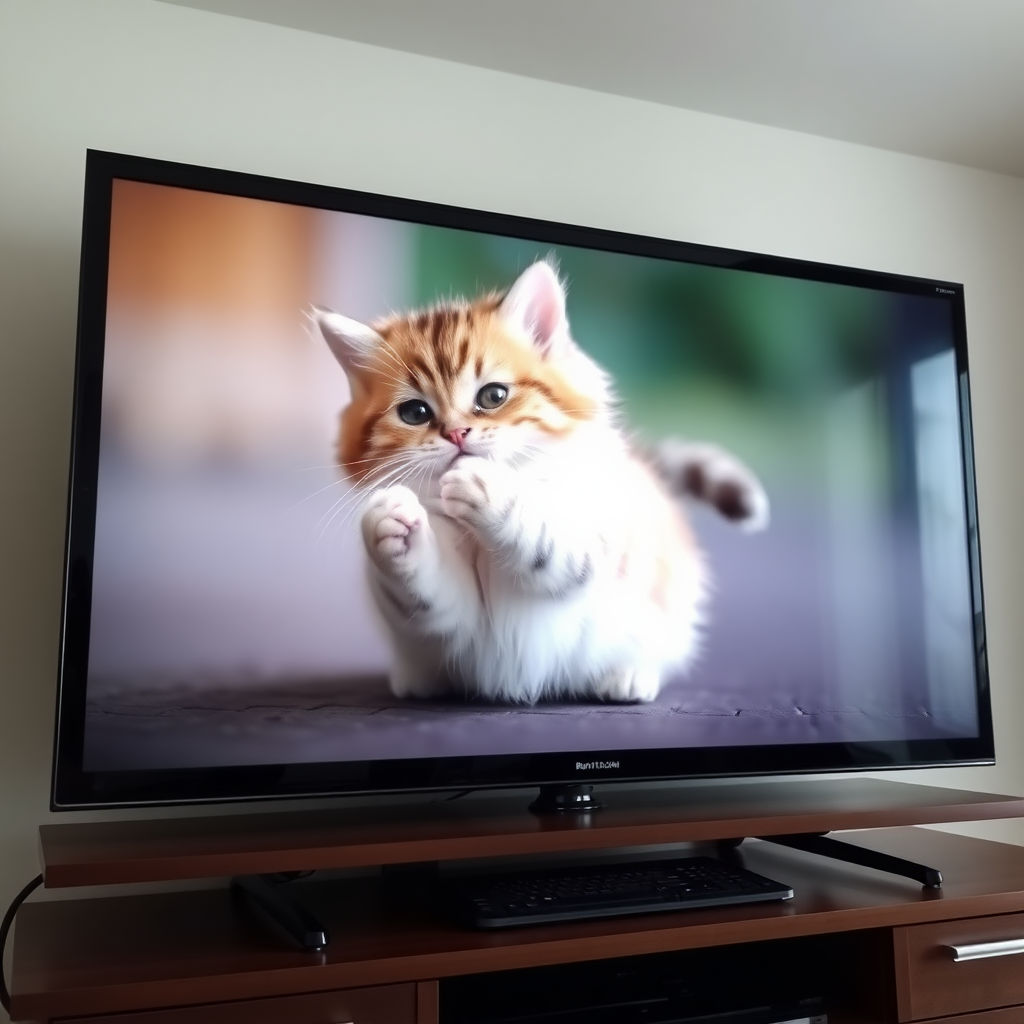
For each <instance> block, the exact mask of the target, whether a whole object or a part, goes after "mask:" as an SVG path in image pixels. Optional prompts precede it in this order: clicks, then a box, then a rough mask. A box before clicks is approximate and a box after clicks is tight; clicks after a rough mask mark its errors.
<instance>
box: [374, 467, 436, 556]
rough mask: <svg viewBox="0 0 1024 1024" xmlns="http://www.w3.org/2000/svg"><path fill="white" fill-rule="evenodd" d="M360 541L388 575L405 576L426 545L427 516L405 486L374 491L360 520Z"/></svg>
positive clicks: (428, 527) (428, 528)
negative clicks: (361, 536) (361, 533)
mask: <svg viewBox="0 0 1024 1024" xmlns="http://www.w3.org/2000/svg"><path fill="white" fill-rule="evenodd" d="M362 530H363V542H364V544H365V545H366V552H367V554H368V555H369V556H370V558H371V559H372V560H373V562H374V564H375V565H376V566H377V567H378V568H380V569H381V570H382V571H384V572H386V573H388V574H391V575H400V576H401V575H409V574H410V573H412V572H414V571H415V570H416V569H417V568H418V566H419V565H420V563H421V562H422V560H423V556H424V554H425V552H426V549H427V546H428V544H429V542H430V525H429V523H428V520H427V513H426V510H425V509H424V508H423V506H422V505H421V504H420V502H419V499H418V498H417V497H416V495H415V494H413V492H412V491H411V490H409V488H408V487H402V486H396V487H388V488H386V489H385V490H382V491H377V492H376V493H375V494H374V495H373V496H372V497H371V498H370V500H369V502H368V503H367V506H366V509H365V511H364V512H363V520H362Z"/></svg>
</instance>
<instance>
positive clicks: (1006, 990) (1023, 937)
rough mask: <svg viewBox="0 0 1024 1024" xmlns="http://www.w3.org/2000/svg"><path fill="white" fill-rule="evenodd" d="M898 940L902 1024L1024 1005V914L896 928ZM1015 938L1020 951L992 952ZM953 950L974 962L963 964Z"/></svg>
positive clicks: (968, 960) (898, 993)
mask: <svg viewBox="0 0 1024 1024" xmlns="http://www.w3.org/2000/svg"><path fill="white" fill-rule="evenodd" d="M893 940H894V944H895V954H896V1002H897V1010H898V1014H899V1019H900V1020H901V1021H911V1020H925V1019H928V1018H930V1017H947V1016H951V1015H953V1014H959V1013H971V1012H972V1011H977V1010H989V1009H994V1008H995V1007H1001V1006H1005V1007H1012V1006H1014V1005H1016V1004H1024V914H1000V915H998V916H996V917H975V918H968V919H966V920H963V921H940V922H938V923H937V924H922V925H913V926H910V927H906V928H896V929H894V931H893ZM1013 940H1019V947H1020V952H1018V953H1005V952H1004V953H1003V955H996V954H997V949H996V948H988V947H989V944H991V943H1003V944H1005V945H1004V949H1005V948H1006V947H1010V948H1012V947H1011V946H1010V944H1011V943H1012V942H1013ZM953 947H959V949H960V953H961V956H962V957H971V958H970V959H961V960H960V961H959V962H958V961H957V960H956V959H954V956H955V952H954V949H953ZM965 947H966V948H965Z"/></svg>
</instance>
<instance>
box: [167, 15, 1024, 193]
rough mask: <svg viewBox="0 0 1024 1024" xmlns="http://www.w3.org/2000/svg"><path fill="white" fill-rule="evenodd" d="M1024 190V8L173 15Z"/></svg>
mask: <svg viewBox="0 0 1024 1024" xmlns="http://www.w3.org/2000/svg"><path fill="white" fill-rule="evenodd" d="M163 2H166V3H174V4H177V5H178V6H181V7H195V8H200V9H202V10H207V11H214V12H218V13H221V14H227V15H232V16H236V17H242V18H249V19H253V20H256V21H263V22H269V23H271V24H275V25H284V26H289V27H291V28H296V29H303V30H306V31H310V32H318V33H321V34H323V35H331V36H338V37H341V38H345V39H351V40H355V41H358V42H362V43H370V44H373V45H375V46H384V47H389V48H391V49H395V50H405V51H408V52H411V53H418V54H424V55H427V56H431V57H438V58H441V59H443V60H448V61H455V62H457V63H462V64H472V65H476V66H479V67H486V68H493V69H496V70H500V71H507V72H511V73H513V74H518V75H526V76H529V77H532V78H539V79H544V80H547V81H552V82H561V83H564V84H568V85H575V86H581V87H583V88H587V89H594V90H598V91H601V92H607V93H616V94H619V95H622V96H629V97H633V98H636V99H643V100H652V101H654V102H657V103H665V104H669V105H672V106H676V107H684V108H688V109H691V110H699V111H704V112H706V113H711V114H719V115H723V116H725V117H732V118H738V119H740V120H743V121H753V122H756V123H759V124H765V125H771V126H773V127H777V128H789V129H794V130H796V131H801V132H810V133H812V134H815V135H823V136H827V137H830V138H836V139H845V140H848V141H850V142H858V143H863V144H866V145H869V146H878V147H881V148H883V149H892V150H897V151H900V152H905V153H913V154H917V155H919V156H925V157H933V158H935V159H938V160H945V161H950V162H952V163H959V164H966V165H968V166H972V167H980V168H984V169H987V170H992V171H999V172H1002V173H1004V174H1011V175H1015V176H1017V177H1024V0H163Z"/></svg>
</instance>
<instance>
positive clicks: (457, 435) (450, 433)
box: [444, 427, 469, 451]
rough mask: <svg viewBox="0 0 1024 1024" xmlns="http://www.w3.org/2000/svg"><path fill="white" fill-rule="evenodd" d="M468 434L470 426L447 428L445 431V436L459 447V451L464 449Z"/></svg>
mask: <svg viewBox="0 0 1024 1024" xmlns="http://www.w3.org/2000/svg"><path fill="white" fill-rule="evenodd" d="M468 434H469V427H458V428H457V429H456V430H447V431H445V432H444V436H445V437H447V438H448V440H449V441H451V443H452V444H453V445H455V446H456V448H458V449H459V451H462V449H463V448H465V446H466V445H465V441H466V436H467V435H468Z"/></svg>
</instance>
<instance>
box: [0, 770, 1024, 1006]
mask: <svg viewBox="0 0 1024 1024" xmlns="http://www.w3.org/2000/svg"><path fill="white" fill-rule="evenodd" d="M605 799H606V802H607V806H606V808H605V809H604V810H601V811H598V812H595V813H592V814H586V815H580V816H574V815H555V814H549V815H540V816H538V815H534V814H531V813H529V812H528V811H527V810H526V807H525V804H526V801H525V800H523V798H522V796H521V795H519V796H507V795H499V796H495V797H494V799H493V800H490V801H484V800H480V799H471V800H466V801H454V802H437V803H429V804H416V805H411V806H403V805H398V804H388V805H381V806H377V807H374V808H372V809H361V810H360V809H350V810H336V811H299V812H295V811H288V812H280V813H273V814H242V815H232V816H215V817H197V818H190V819H171V820H169V819H160V820H147V821H139V820H135V821H127V822H113V823H102V824H80V823H76V824H67V825H64V824H58V825H46V826H43V827H42V828H41V829H40V855H41V859H42V865H43V873H44V879H45V883H46V885H47V887H50V888H58V887H67V886H83V885H85V886H92V885H95V886H101V885H105V884H112V883H123V882H154V881H168V880H182V879H201V878H203V879H208V878H219V877H224V876H232V875H238V874H256V873H276V872H298V871H307V870H311V869H323V868H329V869H341V868H369V867H376V866H386V865H403V864H405V865H411V864H418V863H422V862H430V861H458V860H465V859H471V858H491V857H499V856H501V857H506V856H515V855H522V856H526V855H539V856H545V857H552V856H554V855H559V854H583V853H584V852H587V851H598V850H609V849H616V848H623V847H638V846H640V847H656V846H661V845H666V844H681V843H688V842H700V841H715V840H729V839H735V838H738V837H741V836H778V835H784V834H796V833H809V834H814V833H823V832H827V831H836V830H855V829H868V830H870V831H865V832H857V833H856V834H855V835H853V836H848V837H844V838H847V839H849V840H851V841H852V842H854V843H856V844H857V845H859V846H862V847H865V848H869V849H874V850H879V851H885V852H888V853H890V854H894V855H896V856H899V857H904V858H908V859H911V860H916V861H923V862H925V863H928V864H931V865H933V866H934V867H937V868H939V869H940V870H941V872H942V874H943V876H944V882H943V885H942V888H941V889H931V890H930V889H923V888H922V886H921V884H920V883H919V882H915V881H911V880H909V879H906V878H898V877H895V876H892V875H887V874H883V873H881V872H878V871H876V870H873V869H871V868H865V867H858V866H854V865H850V864H844V863H838V862H835V861H830V860H825V859H822V858H819V857H816V856H814V855H812V854H809V853H806V852H802V851H798V850H794V849H788V848H784V847H780V846H776V845H774V844H770V843H764V842H745V843H744V844H743V845H742V846H740V847H739V849H738V850H737V851H736V855H737V856H738V857H739V858H740V859H741V861H742V862H743V863H744V864H745V865H746V866H748V867H750V868H752V869H753V870H755V871H759V872H761V873H763V874H766V875H769V876H770V877H774V878H777V879H778V880H780V881H785V882H788V883H789V884H790V885H792V887H793V888H794V889H795V891H796V896H795V897H794V899H792V900H790V901H787V902H785V903H771V904H763V903H762V904H755V905H750V906H744V907H731V908H725V909H713V910H708V909H704V910H690V911H682V912H671V913H662V914H649V915H644V916H635V917H627V918H611V919H607V920H599V921H589V922H584V923H573V924H553V925H541V926H533V927H528V928H515V929H508V930H503V931H500V932H477V931H472V930H469V929H467V928H463V927H460V926H458V925H456V924H452V923H450V922H449V921H447V920H446V919H445V918H444V917H443V915H442V914H440V913H438V912H437V911H436V910H434V909H432V908H431V907H430V905H429V903H428V902H427V901H425V900H423V899H422V898H418V896H417V887H416V885H414V884H409V877H415V876H414V875H410V876H407V877H406V879H405V882H404V883H402V881H401V878H402V872H397V871H396V872H393V873H392V874H391V876H390V877H389V874H387V873H382V874H380V875H379V876H376V875H375V876H373V877H370V876H356V877H343V878H336V879H333V880H327V881H311V882H300V883H295V884H294V885H293V886H292V888H293V890H294V891H296V892H299V893H300V896H301V901H302V902H303V903H304V904H306V905H307V906H309V907H311V908H313V907H315V909H316V913H317V914H318V915H320V916H321V917H322V918H323V919H324V921H325V923H326V924H327V926H328V927H329V929H330V932H331V935H332V940H331V942H330V944H329V945H328V946H327V947H326V948H325V949H324V950H323V951H321V952H306V951H303V950H301V949H299V948H297V947H295V948H293V947H290V946H289V945H287V944H286V943H283V942H282V941H280V939H279V938H278V937H277V936H275V935H274V934H272V933H271V932H270V931H269V930H266V929H263V928H260V927H257V926H256V924H257V922H255V921H254V920H253V919H252V918H251V917H250V916H249V915H247V914H246V913H244V912H242V911H241V910H240V908H239V907H238V906H237V904H236V903H235V902H233V900H232V897H231V895H230V892H229V890H228V889H227V888H225V887H221V888H217V889H204V890H199V891H186V892H170V893H162V894H159V895H136V896H116V897H113V896H111V897H100V898H90V899H74V900H56V901H41V902H38V901H37V902H29V903H27V904H26V905H24V906H23V907H22V908H21V910H20V911H19V913H18V918H17V924H16V931H15V935H14V951H13V971H12V980H11V995H12V1006H11V1011H12V1018H13V1019H14V1020H16V1021H22V1020H32V1021H63V1020H69V1019H74V1020H78V1021H81V1022H83V1024H213V1022H218V1024H219V1022H233V1021H237V1022H245V1024H345V1022H353V1024H445V1012H446V1011H445V999H446V995H445V993H446V985H449V984H453V983H452V982H449V981H448V979H455V978H459V977H466V976H470V975H481V974H484V973H487V972H502V971H510V970H516V969H521V968H534V967H540V966H542V965H566V964H573V963H580V962H584V961H600V960H604V959H609V958H615V957H623V956H643V955H648V954H665V953H671V955H673V956H676V955H678V957H679V958H680V959H679V970H680V971H685V969H686V963H687V960H686V958H687V957H688V956H694V955H696V954H694V953H692V952H687V951H695V950H703V951H705V952H703V953H701V954H700V955H701V956H702V957H704V960H703V961H702V962H704V963H705V964H707V962H708V960H707V958H708V957H709V956H710V957H711V958H712V962H713V963H716V964H719V965H720V967H721V969H722V974H723V978H727V977H728V972H729V971H730V970H731V971H735V970H742V963H743V958H744V957H750V956H755V957H756V956H757V955H758V953H759V952H761V953H768V952H772V953H775V954H777V953H779V952H780V951H781V952H782V953H783V954H786V956H785V959H786V961H787V962H788V963H791V964H792V969H793V971H794V977H797V976H798V975H800V973H801V972H806V971H808V970H813V971H814V972H816V982H817V984H819V985H820V988H821V994H822V995H823V996H824V998H825V1009H826V1012H827V1013H828V1015H829V1018H830V1024H833V1022H835V1024H897V1022H899V1024H910V1022H918V1021H931V1022H937V1021H939V1020H942V1021H943V1024H946V1021H947V1020H948V1021H949V1022H950V1024H952V1021H953V1020H956V1021H959V1022H962V1024H1024V847H1016V846H1008V845H1003V844H1000V843H992V842H987V841H983V840H977V839H968V838H964V837H961V836H956V835H950V834H945V833H941V832H936V831H933V830H927V829H920V828H913V827H909V826H913V825H920V824H929V823H941V822H956V821H969V820H984V819H994V818H1003V817H1021V816H1024V799H1022V798H1017V797H1007V796H993V795H990V794H982V793H969V792H962V791H956V790H944V789H936V788H932V787H926V786H916V785H907V784H901V783H894V782H885V781H876V780H857V779H836V780H829V781H825V782H813V781H800V782H788V781H787V782H756V783H747V784H735V785H732V784H730V785H720V786H718V785H716V786H712V785H705V786H700V787H694V788H685V789H671V790H667V789H651V790H642V789H639V788H638V789H635V790H628V791H627V790H623V791H617V792H612V793H611V794H609V795H606V797H605ZM994 944H995V945H994ZM999 944H1001V945H999ZM1015 950H1016V951H1019V952H1020V954H1021V955H1013V951H1015ZM672 951H676V952H672ZM790 951H792V956H789V955H788V954H789V952H790ZM809 951H811V952H813V955H812V956H808V952H809Z"/></svg>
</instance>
